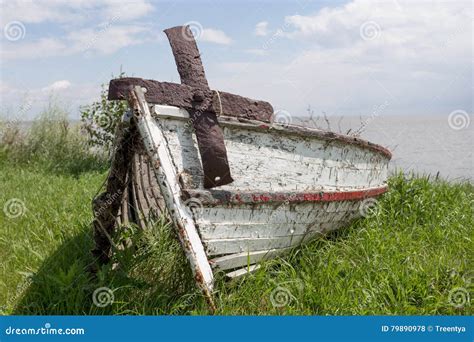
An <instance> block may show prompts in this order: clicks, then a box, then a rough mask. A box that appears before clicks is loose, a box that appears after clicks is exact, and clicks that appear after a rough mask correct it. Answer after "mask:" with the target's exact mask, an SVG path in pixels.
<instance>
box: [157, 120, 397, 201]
mask: <svg viewBox="0 0 474 342" xmlns="http://www.w3.org/2000/svg"><path fill="white" fill-rule="evenodd" d="M163 127H164V133H165V136H166V138H167V139H168V142H169V148H170V150H171V151H172V154H173V155H174V156H175V161H176V166H177V167H178V170H179V172H180V173H181V172H183V173H184V175H185V176H186V177H187V178H188V179H189V180H190V181H189V182H187V183H190V184H194V187H195V186H196V183H198V184H197V186H198V187H199V179H200V177H201V176H200V173H199V172H200V167H199V165H200V161H199V154H197V153H196V149H195V147H194V146H195V143H196V142H195V141H194V139H193V137H192V136H191V135H190V134H189V131H188V130H186V128H185V122H184V121H182V120H180V119H164V122H163ZM224 135H225V141H226V148H227V151H228V157H229V163H230V165H231V168H232V170H235V171H234V172H236V173H237V174H238V175H239V177H237V178H236V179H235V180H234V182H233V183H232V184H229V185H225V186H223V187H220V188H219V189H216V191H217V190H222V191H229V192H233V191H234V192H235V191H239V192H261V193H262V194H264V193H266V192H271V193H273V192H286V191H295V192H306V193H311V192H321V191H322V192H331V191H332V192H342V191H352V190H359V191H363V190H367V188H377V187H382V186H385V185H386V184H385V181H386V178H387V174H388V161H389V160H388V159H387V158H385V157H384V156H383V155H380V154H379V153H378V152H376V151H372V150H369V149H365V148H363V147H359V146H357V145H348V146H345V147H340V146H338V145H334V144H328V142H326V141H325V140H323V139H320V137H319V136H314V137H302V138H297V137H293V136H286V135H283V136H282V135H280V134H279V133H278V132H269V133H268V134H264V133H262V132H258V131H253V130H248V129H246V128H244V129H242V128H241V127H240V126H238V125H235V126H229V127H226V126H224ZM201 172H202V171H201ZM185 183H186V182H185ZM201 187H202V186H201ZM208 194H209V195H211V194H212V192H209V193H208ZM313 197H314V198H316V194H315V196H313Z"/></svg>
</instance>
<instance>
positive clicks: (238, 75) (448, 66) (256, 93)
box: [215, 0, 473, 115]
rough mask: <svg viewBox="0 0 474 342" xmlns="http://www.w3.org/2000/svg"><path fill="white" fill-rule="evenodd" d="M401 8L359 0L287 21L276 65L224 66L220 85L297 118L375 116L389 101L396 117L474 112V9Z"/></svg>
mask: <svg viewBox="0 0 474 342" xmlns="http://www.w3.org/2000/svg"><path fill="white" fill-rule="evenodd" d="M398 3H399V5H400V7H399V6H397V3H396V2H374V1H368V0H356V1H353V2H351V3H348V4H347V5H344V6H340V7H336V8H324V9H321V10H320V11H318V12H317V13H314V14H311V15H291V16H287V17H286V18H285V24H284V26H282V27H281V28H280V29H281V33H280V34H279V35H278V36H276V37H275V38H274V40H272V42H271V44H267V45H268V46H267V48H266V51H268V55H269V56H272V59H268V60H267V61H265V62H258V63H255V62H253V63H244V64H242V65H241V67H240V68H237V67H236V66H235V65H232V67H228V66H229V64H226V65H223V66H222V70H223V72H224V73H225V75H224V76H222V77H221V78H219V79H218V80H216V81H215V82H216V83H217V84H218V85H219V86H220V87H221V89H223V90H226V89H229V90H230V91H232V92H235V93H239V94H243V95H246V96H250V97H254V98H261V99H266V100H269V101H270V102H271V103H272V104H273V105H274V106H275V107H279V108H285V109H287V110H289V111H290V112H292V113H296V114H295V115H304V112H305V108H306V107H307V106H308V105H309V104H311V105H312V106H313V107H314V108H315V109H316V110H317V111H318V110H319V111H320V112H322V111H325V112H327V113H328V114H342V115H351V114H363V115H364V114H365V115H370V113H371V111H372V110H373V108H374V107H376V106H379V105H380V104H383V103H386V102H388V103H389V105H388V106H386V108H385V109H384V113H392V114H400V113H410V114H412V113H417V114H423V113H431V114H433V113H444V112H446V111H448V113H449V112H450V111H452V110H454V109H458V108H464V109H465V110H466V111H472V110H473V108H472V100H471V96H472V94H471V92H472V53H471V47H472V31H471V28H472V26H471V25H472V17H471V14H470V8H472V5H471V4H470V3H468V2H464V3H462V2H434V3H429V4H427V3H424V2H423V3H419V2H413V1H407V2H403V1H399V2H398ZM367 22H375V23H377V24H378V26H379V27H380V31H379V32H378V34H376V35H375V38H372V36H371V34H372V33H371V31H370V30H366V31H364V30H361V27H363V25H364V23H367ZM369 28H370V27H369ZM361 31H362V32H363V33H361ZM364 35H365V36H364ZM364 38H365V39H364ZM289 40H291V41H295V42H290V41H289ZM289 43H291V44H299V45H301V44H303V46H304V52H301V50H291V49H288V44H289ZM298 51H300V52H298ZM275 55H278V56H279V58H278V59H273V56H275ZM282 59H284V60H283V62H275V61H276V60H282ZM234 64H235V63H234ZM216 87H217V86H216Z"/></svg>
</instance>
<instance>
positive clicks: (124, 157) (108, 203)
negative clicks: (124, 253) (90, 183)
mask: <svg viewBox="0 0 474 342" xmlns="http://www.w3.org/2000/svg"><path fill="white" fill-rule="evenodd" d="M133 134H134V132H133V131H132V130H131V128H129V125H128V123H125V122H120V123H119V124H118V126H117V130H116V134H115V137H116V138H115V139H116V144H115V146H117V147H116V149H115V152H114V155H113V159H112V165H111V167H110V171H109V174H108V176H107V182H106V189H105V191H104V192H102V193H101V194H100V195H98V196H97V197H96V198H94V201H93V211H94V221H93V227H94V243H95V246H94V249H93V250H92V255H93V256H94V258H95V259H96V260H97V261H98V263H99V264H105V263H108V262H109V261H110V251H111V248H112V246H113V241H112V237H111V235H112V233H113V232H114V229H115V228H116V224H117V216H118V213H119V210H120V206H121V203H122V198H123V195H124V193H125V191H126V188H127V172H128V169H129V166H130V160H131V158H132V155H133V149H132V146H131V144H132V139H131V137H132V136H133Z"/></svg>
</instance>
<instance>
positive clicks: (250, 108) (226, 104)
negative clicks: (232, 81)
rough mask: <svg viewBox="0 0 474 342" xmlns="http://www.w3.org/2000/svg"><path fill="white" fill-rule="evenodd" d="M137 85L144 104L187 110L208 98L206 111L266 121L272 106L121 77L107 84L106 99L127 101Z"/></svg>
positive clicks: (247, 99)
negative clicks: (131, 90) (140, 89)
mask: <svg viewBox="0 0 474 342" xmlns="http://www.w3.org/2000/svg"><path fill="white" fill-rule="evenodd" d="M134 86H140V87H144V88H146V89H147V92H146V93H145V98H146V100H147V102H148V103H153V104H163V105H169V106H175V107H180V108H184V109H186V110H188V111H190V110H192V109H193V108H194V98H195V97H199V96H203V97H206V98H208V97H211V98H212V101H211V102H210V103H209V106H208V107H207V108H205V110H206V111H210V112H214V113H216V114H221V108H220V105H222V116H231V117H236V118H241V119H246V120H258V121H263V122H270V120H271V117H272V115H273V107H272V105H271V104H270V103H268V102H265V101H259V100H253V99H249V98H247V97H243V96H239V95H234V94H231V93H227V92H224V91H219V95H220V99H221V101H220V103H219V99H218V97H217V95H216V93H215V91H213V90H206V91H203V90H202V89H198V88H195V87H191V86H188V85H185V84H177V83H170V82H159V81H154V80H145V79H142V78H137V77H123V78H117V79H114V80H111V81H110V84H109V98H108V99H109V100H127V96H128V93H129V92H130V89H132V88H133V87H134Z"/></svg>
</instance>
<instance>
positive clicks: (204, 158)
mask: <svg viewBox="0 0 474 342" xmlns="http://www.w3.org/2000/svg"><path fill="white" fill-rule="evenodd" d="M165 33H166V35H167V37H168V40H169V42H170V45H171V49H172V50H173V55H174V59H175V61H176V66H177V67H178V72H179V75H180V77H181V83H183V84H186V85H188V86H191V87H195V88H196V89H197V92H195V93H194V94H193V108H192V109H191V110H190V111H189V112H190V114H191V123H192V125H193V127H194V132H195V134H196V138H197V142H198V148H199V152H200V154H201V162H202V168H203V171H204V187H205V188H213V187H216V186H220V185H226V184H229V183H232V182H233V181H234V180H233V179H232V176H231V175H230V167H229V161H228V160H227V150H226V148H225V144H224V134H223V133H222V129H221V128H220V126H219V122H218V121H217V114H216V112H215V111H210V110H208V108H209V106H210V104H211V103H212V101H213V97H214V96H213V94H212V93H211V94H209V91H210V89H209V85H208V84H207V80H206V74H205V73H204V67H203V65H202V61H201V56H200V54H199V50H198V48H197V45H196V41H195V40H194V37H193V34H192V32H191V30H190V29H189V27H188V26H177V27H172V28H169V29H167V30H165ZM218 98H219V101H220V95H219V96H218Z"/></svg>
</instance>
